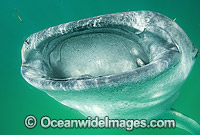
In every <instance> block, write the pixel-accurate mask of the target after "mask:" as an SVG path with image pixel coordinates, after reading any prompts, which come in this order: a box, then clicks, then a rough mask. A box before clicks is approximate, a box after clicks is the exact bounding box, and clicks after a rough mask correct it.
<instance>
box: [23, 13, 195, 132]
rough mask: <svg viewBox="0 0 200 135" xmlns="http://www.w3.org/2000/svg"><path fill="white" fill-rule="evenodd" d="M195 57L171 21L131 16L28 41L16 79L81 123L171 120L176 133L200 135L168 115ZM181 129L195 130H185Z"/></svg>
mask: <svg viewBox="0 0 200 135" xmlns="http://www.w3.org/2000/svg"><path fill="white" fill-rule="evenodd" d="M197 54H198V50H197V48H196V47H195V46H194V45H193V43H192V42H191V41H190V39H189V38H188V36H187V35H186V34H185V33H184V31H183V30H182V29H181V28H180V27H179V26H178V25H177V24H176V23H175V22H174V21H172V20H171V19H169V18H167V17H165V16H163V15H161V14H159V13H154V12H151V11H133V12H124V13H115V14H108V15H101V16H97V17H92V18H88V19H83V20H79V21H74V22H70V23H66V24H61V25H58V26H55V27H51V28H48V29H45V30H43V31H40V32H38V33H35V34H33V35H31V36H30V37H28V38H27V39H26V42H24V45H23V48H22V67H21V73H22V76H23V77H24V79H25V80H26V81H27V82H28V83H30V84H31V85H33V86H34V87H36V88H38V89H41V90H43V91H45V92H46V93H47V94H48V95H50V96H51V97H52V98H54V99H55V100H57V101H58V102H60V103H62V104H64V105H66V106H68V107H71V108H74V109H76V110H78V111H80V112H81V113H82V114H84V115H85V116H93V117H94V116H99V117H104V116H109V117H110V118H120V119H121V118H123V119H130V118H138V119H151V118H155V117H158V116H159V117H162V116H163V117H164V116H165V117H167V118H168V117H173V118H174V117H175V119H177V120H178V121H179V123H181V124H180V126H179V124H177V125H178V126H179V127H181V128H183V129H185V130H187V131H189V132H191V133H193V134H198V133H199V129H198V128H199V124H198V123H196V122H195V121H193V120H192V119H190V118H188V117H186V116H184V115H182V114H181V115H175V114H179V113H178V112H176V111H174V110H173V111H172V110H171V106H172V105H173V104H174V102H175V101H176V99H177V98H178V95H179V92H180V87H181V85H182V84H183V82H184V81H185V79H186V78H187V76H188V75H189V73H190V71H191V68H192V66H193V64H194V62H195V60H196V57H197ZM150 110H151V111H150ZM179 116H181V117H179ZM185 121H187V122H189V123H191V122H192V123H193V125H192V124H191V125H192V126H191V127H190V128H187V127H188V126H187V125H188V123H187V122H185Z"/></svg>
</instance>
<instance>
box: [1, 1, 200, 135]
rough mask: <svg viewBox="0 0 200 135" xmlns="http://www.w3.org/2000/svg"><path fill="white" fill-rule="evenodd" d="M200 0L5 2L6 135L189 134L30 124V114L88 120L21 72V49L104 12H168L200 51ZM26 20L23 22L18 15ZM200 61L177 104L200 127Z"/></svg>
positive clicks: (3, 95) (3, 118) (183, 133)
mask: <svg viewBox="0 0 200 135" xmlns="http://www.w3.org/2000/svg"><path fill="white" fill-rule="evenodd" d="M199 6H200V1H198V0H179V1H178V0H177V1H175V0H166V1H161V0H123V1H120V0H118V1H114V0H113V1H109V0H102V1H93V0H85V1H67V0H55V1H48V0H43V1H42V0H32V1H27V0H21V1H14V0H12V1H6V0H4V1H2V0H1V1H0V13H1V16H0V17H1V19H0V41H1V44H0V50H1V52H0V58H1V66H0V68H1V69H0V71H1V78H0V79H1V81H0V82H1V85H0V109H1V110H0V135H90V134H91V135H93V134H95V135H147V134H148V135H173V134H176V135H188V134H189V133H187V132H186V131H183V130H181V129H178V128H176V129H137V130H134V131H131V132H127V131H126V130H124V129H64V128H63V129H52V128H50V129H43V128H41V126H39V125H37V126H36V127H35V128H34V129H27V128H26V127H25V126H24V119H25V117H26V116H27V115H30V114H32V115H35V116H36V118H37V119H38V120H39V119H40V118H41V117H42V116H44V115H47V116H50V117H51V118H55V119H83V118H85V117H84V116H83V115H81V114H80V113H79V112H77V111H75V110H73V109H70V108H68V107H66V106H63V105H61V104H60V103H58V102H56V101H55V100H54V99H52V98H51V97H49V96H48V95H47V94H45V93H44V92H42V91H39V90H37V89H36V88H34V87H32V86H30V85H29V84H28V83H27V82H26V81H25V80H24V79H23V78H22V76H21V74H20V66H21V47H22V44H23V42H24V40H25V39H26V38H27V37H28V36H29V35H30V34H32V33H35V32H38V31H40V30H43V29H45V28H48V27H51V26H55V25H58V24H61V23H66V22H70V21H76V20H79V19H83V18H88V17H93V16H97V15H102V14H110V13H116V12H126V11H133V10H136V11H137V10H151V11H156V12H159V13H162V14H164V15H166V16H168V17H169V18H171V19H174V18H176V22H177V23H178V24H179V25H180V26H181V27H182V28H183V30H184V31H185V32H186V33H187V35H188V36H189V37H190V39H191V40H192V41H193V43H194V44H195V45H196V47H197V48H198V49H200V40H199V39H200V37H199V35H200V34H199V33H200V17H199V14H200V8H199ZM15 8H16V10H17V11H18V15H19V16H20V17H21V19H22V21H23V23H22V22H21V21H20V19H19V18H18V16H17V14H16V10H15ZM199 65H200V58H197V61H196V64H195V65H194V68H193V70H192V72H191V74H190V76H189V77H188V79H187V80H186V82H185V83H184V85H183V86H182V87H181V93H180V97H179V98H178V100H177V102H176V103H175V105H174V106H173V107H174V108H176V109H177V110H179V111H180V112H183V113H185V114H187V115H188V116H190V117H191V118H193V119H195V120H196V121H197V122H198V123H200V98H199V97H200V77H199V76H200V69H199Z"/></svg>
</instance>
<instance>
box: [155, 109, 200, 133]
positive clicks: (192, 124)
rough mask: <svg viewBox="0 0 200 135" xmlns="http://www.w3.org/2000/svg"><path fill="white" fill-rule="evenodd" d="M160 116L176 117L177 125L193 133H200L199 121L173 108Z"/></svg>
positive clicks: (165, 117)
mask: <svg viewBox="0 0 200 135" xmlns="http://www.w3.org/2000/svg"><path fill="white" fill-rule="evenodd" d="M159 118H162V119H163V118H164V119H174V120H175V122H176V127H178V128H181V129H184V130H186V131H188V132H189V133H191V134H192V135H200V125H199V123H197V122H196V121H195V120H193V119H191V118H190V117H188V116H186V115H184V114H182V113H180V112H178V111H176V110H175V109H173V108H172V109H170V110H169V111H166V112H164V113H163V114H161V115H160V116H159Z"/></svg>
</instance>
